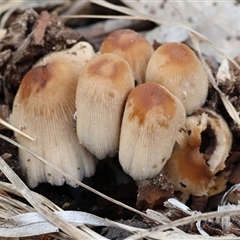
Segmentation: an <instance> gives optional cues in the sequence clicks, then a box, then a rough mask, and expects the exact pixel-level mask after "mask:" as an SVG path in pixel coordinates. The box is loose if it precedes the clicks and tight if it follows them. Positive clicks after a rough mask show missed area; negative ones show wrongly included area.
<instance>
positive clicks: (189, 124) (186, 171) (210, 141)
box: [164, 110, 231, 196]
mask: <svg viewBox="0 0 240 240" xmlns="http://www.w3.org/2000/svg"><path fill="white" fill-rule="evenodd" d="M177 142H178V143H177V144H176V145H175V147H174V150H173V153H172V156H171V157H170V159H169V160H168V162H167V164H166V165H165V167H164V171H165V172H167V174H168V176H169V177H170V178H171V179H172V182H173V184H174V187H175V190H180V191H182V192H183V193H186V192H187V193H189V194H193V195H195V196H202V195H207V194H208V191H209V189H210V187H212V186H213V185H214V184H215V183H214V175H215V174H216V173H217V172H218V171H219V170H222V169H223V168H224V162H225V160H226V158H227V156H228V153H229V151H230V148H231V133H230V131H229V129H228V127H227V124H226V122H225V121H224V120H223V119H222V117H221V116H220V115H218V114H216V113H214V112H213V111H210V110H199V111H198V112H197V113H196V114H195V115H193V116H190V117H188V118H187V119H186V124H185V127H184V128H183V129H182V130H181V134H180V136H179V139H178V141H177Z"/></svg>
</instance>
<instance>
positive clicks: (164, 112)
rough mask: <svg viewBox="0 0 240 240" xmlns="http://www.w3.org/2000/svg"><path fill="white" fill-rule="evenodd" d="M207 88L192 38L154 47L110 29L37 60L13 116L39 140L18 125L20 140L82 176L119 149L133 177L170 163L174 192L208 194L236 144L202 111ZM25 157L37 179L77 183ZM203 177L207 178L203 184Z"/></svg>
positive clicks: (26, 169) (27, 170)
mask: <svg viewBox="0 0 240 240" xmlns="http://www.w3.org/2000/svg"><path fill="white" fill-rule="evenodd" d="M134 81H136V82H137V86H136V87H135V86H134V83H135V82H134ZM207 93H208V78H207V74H206V72H205V70H204V68H203V66H202V63H201V61H200V60H199V59H198V58H197V56H196V55H195V53H194V52H193V51H192V50H191V49H190V48H189V47H188V46H187V45H185V44H182V43H166V44H163V45H162V46H160V47H159V48H158V49H156V50H155V51H154V50H153V48H152V46H151V45H150V44H149V43H148V41H147V40H146V39H145V38H144V37H142V36H141V35H140V34H138V33H137V32H135V31H133V30H129V29H124V30H118V31H115V32H113V33H111V34H110V35H109V36H107V38H106V39H105V40H104V41H103V43H102V45H101V47H100V50H99V52H98V53H94V51H93V49H92V47H91V46H90V45H89V44H87V43H79V44H77V45H76V46H74V47H73V48H72V49H70V50H68V51H63V52H58V53H52V54H50V55H49V56H46V57H45V58H44V59H43V60H41V61H40V62H39V63H37V64H36V65H35V66H34V68H33V69H31V70H30V71H29V72H28V73H27V74H26V75H25V77H24V78H23V80H22V82H21V85H20V87H19V90H18V93H17V95H16V98H15V100H14V106H13V113H12V116H11V123H12V124H13V125H14V126H16V127H18V128H19V129H21V130H22V131H23V132H25V133H27V134H29V135H31V136H34V137H35V139H36V140H35V141H34V142H31V141H30V140H28V139H25V138H24V137H22V136H20V135H19V134H17V133H16V134H15V135H16V138H17V141H18V142H19V143H20V144H22V145H23V146H25V147H27V148H29V150H31V151H33V152H34V153H36V154H38V155H40V156H41V157H44V158H46V159H47V160H49V161H51V163H53V164H55V165H56V166H58V167H59V168H61V169H62V170H64V171H65V172H67V173H68V174H70V175H72V176H73V177H75V178H76V179H79V180H81V179H82V178H83V177H84V176H86V177H89V176H92V175H93V174H94V172H95V168H96V163H97V159H98V160H101V159H104V158H106V157H107V156H109V157H113V156H115V155H117V153H118V152H119V162H120V164H121V166H122V168H123V170H124V171H125V172H126V173H127V174H129V175H130V176H131V177H132V178H133V179H134V180H136V181H138V180H145V179H149V178H153V177H156V176H157V175H158V174H159V173H160V172H161V171H163V170H164V171H165V172H166V173H167V174H168V176H169V177H170V178H171V179H172V180H173V183H174V186H175V189H176V190H181V191H185V190H186V191H187V192H189V193H192V194H195V195H202V194H206V192H207V191H208V189H209V188H210V187H211V186H213V185H214V175H215V174H216V173H217V172H218V171H219V170H221V169H223V167H224V161H225V159H226V157H227V156H228V152H229V151H230V148H231V134H230V131H229V130H228V126H227V124H226V123H225V121H224V120H223V119H222V118H221V116H219V115H218V114H215V113H214V112H212V111H210V110H201V111H200V110H197V109H199V108H200V107H202V106H203V104H204V102H205V100H206V97H207ZM75 111H76V129H75V128H74V122H73V115H74V112H75ZM209 139H210V140H209ZM208 140H209V141H208ZM205 143H206V144H205ZM19 160H20V164H21V166H22V171H23V174H24V175H25V176H26V179H27V180H28V184H29V186H30V187H35V186H36V185H37V184H38V183H40V182H49V183H51V184H53V185H61V184H63V183H64V182H67V183H68V184H70V185H72V186H74V184H73V183H71V182H68V181H66V179H65V178H64V177H63V176H61V175H59V174H56V173H54V172H53V170H51V169H50V168H49V167H47V166H45V165H44V164H42V163H40V162H39V161H37V159H35V158H34V157H32V156H30V155H29V154H27V153H25V152H23V151H22V150H19ZM185 165H186V166H187V167H188V168H187V169H186V170H185V168H184V167H183V166H185ZM200 169H203V170H200ZM181 171H182V172H183V174H185V173H186V176H184V177H182V176H181V175H182V172H181ZM201 171H204V173H202V172H201ZM181 177H182V178H181ZM196 179H198V180H199V183H198V182H197V180H196ZM195 184H199V185H201V187H200V190H199V191H197V192H193V191H192V190H191V189H192V187H191V186H193V185H195ZM205 186H206V188H205Z"/></svg>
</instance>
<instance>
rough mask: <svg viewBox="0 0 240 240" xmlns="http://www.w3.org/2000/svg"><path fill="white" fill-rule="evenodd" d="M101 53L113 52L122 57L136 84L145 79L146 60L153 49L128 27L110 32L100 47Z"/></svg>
mask: <svg viewBox="0 0 240 240" xmlns="http://www.w3.org/2000/svg"><path fill="white" fill-rule="evenodd" d="M100 52H101V53H114V54H116V55H118V56H120V57H122V58H124V59H125V60H126V61H127V62H128V63H129V65H130V67H131V69H132V71H133V75H134V78H135V80H136V81H137V83H138V84H141V83H143V82H144V81H145V72H146V68H147V64H148V61H149V59H150V57H151V56H152V54H153V52H154V50H153V47H152V46H151V44H150V43H149V42H148V41H147V40H146V39H145V38H144V37H143V36H142V35H140V34H139V33H137V32H135V31H133V30H130V29H121V30H116V31H114V32H112V33H110V34H109V35H108V36H107V37H106V38H105V39H104V41H103V43H102V45H101V47H100Z"/></svg>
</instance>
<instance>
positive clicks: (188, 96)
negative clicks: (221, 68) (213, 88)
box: [146, 42, 208, 114]
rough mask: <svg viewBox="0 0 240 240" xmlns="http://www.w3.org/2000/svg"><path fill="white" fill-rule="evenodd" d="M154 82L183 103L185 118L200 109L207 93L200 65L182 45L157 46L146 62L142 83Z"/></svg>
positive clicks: (185, 46)
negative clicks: (144, 78) (144, 80)
mask: <svg viewBox="0 0 240 240" xmlns="http://www.w3.org/2000/svg"><path fill="white" fill-rule="evenodd" d="M151 81H156V82H157V83H159V84H161V85H163V86H164V87H166V88H167V89H168V90H169V91H170V92H171V93H172V94H174V95H175V96H176V97H178V98H179V100H180V101H181V102H182V103H183V105H184V107H185V109H186V112H187V114H191V113H193V112H194V111H195V110H196V109H197V108H199V107H201V106H202V105H203V104H204V102H205V100H206V98H207V93H208V77H207V74H206V72H205V69H204V67H203V65H202V63H201V61H200V60H199V59H198V58H197V56H196V54H195V53H194V52H193V51H192V50H191V49H190V48H189V47H188V46H187V45H185V44H182V43H177V42H171V43H166V44H163V45H162V46H160V47H159V48H158V49H157V50H156V51H155V52H154V53H153V55H152V57H151V59H150V60H149V63H148V67H147V70H146V82H151Z"/></svg>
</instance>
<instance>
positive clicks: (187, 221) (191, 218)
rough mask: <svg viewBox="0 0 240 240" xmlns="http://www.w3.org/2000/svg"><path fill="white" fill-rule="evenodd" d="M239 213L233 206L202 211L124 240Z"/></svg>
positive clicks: (239, 210) (131, 239) (136, 238)
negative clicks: (226, 208)
mask: <svg viewBox="0 0 240 240" xmlns="http://www.w3.org/2000/svg"><path fill="white" fill-rule="evenodd" d="M239 214H240V207H239V208H238V209H236V208H235V209H234V210H222V211H218V212H216V211H215V212H209V213H202V214H199V215H194V216H189V217H185V218H181V219H178V220H176V221H172V222H169V223H168V224H166V225H161V226H158V227H153V228H150V229H148V230H147V232H144V233H139V234H135V235H133V236H130V237H128V238H125V239H124V240H138V239H142V238H144V237H147V236H148V235H149V234H150V233H151V232H152V233H153V232H154V233H157V232H162V231H166V230H168V229H170V228H173V227H178V226H182V225H186V224H190V223H192V222H197V221H199V220H206V219H209V218H215V217H225V216H235V215H239Z"/></svg>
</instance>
